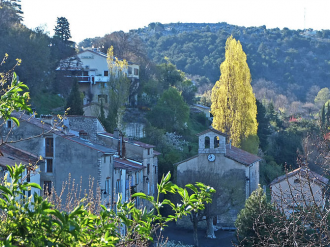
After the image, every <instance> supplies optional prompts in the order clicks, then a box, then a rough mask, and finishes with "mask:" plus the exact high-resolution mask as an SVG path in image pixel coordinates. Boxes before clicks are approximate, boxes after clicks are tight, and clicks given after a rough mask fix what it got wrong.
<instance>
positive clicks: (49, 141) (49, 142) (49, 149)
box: [45, 137, 54, 157]
mask: <svg viewBox="0 0 330 247" xmlns="http://www.w3.org/2000/svg"><path fill="white" fill-rule="evenodd" d="M45 142H46V145H45V146H46V150H45V153H46V156H47V157H53V155H54V139H53V138H51V137H49V138H46V139H45Z"/></svg>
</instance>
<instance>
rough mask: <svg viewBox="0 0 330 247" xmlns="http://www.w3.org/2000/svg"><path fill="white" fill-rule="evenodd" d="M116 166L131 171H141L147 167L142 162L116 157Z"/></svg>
mask: <svg viewBox="0 0 330 247" xmlns="http://www.w3.org/2000/svg"><path fill="white" fill-rule="evenodd" d="M114 166H115V168H117V169H126V170H129V171H139V170H142V169H143V168H145V166H143V165H142V163H140V162H137V161H134V160H129V159H120V158H115V160H114Z"/></svg>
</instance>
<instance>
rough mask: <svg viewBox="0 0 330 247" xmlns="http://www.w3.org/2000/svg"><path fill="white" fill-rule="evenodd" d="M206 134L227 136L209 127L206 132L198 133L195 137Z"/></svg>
mask: <svg viewBox="0 0 330 247" xmlns="http://www.w3.org/2000/svg"><path fill="white" fill-rule="evenodd" d="M208 132H214V133H216V134H218V135H221V136H227V135H226V134H225V133H222V132H221V131H219V130H216V129H214V128H212V127H210V128H209V129H207V130H204V131H203V132H200V133H198V134H197V136H201V135H204V134H206V133H208Z"/></svg>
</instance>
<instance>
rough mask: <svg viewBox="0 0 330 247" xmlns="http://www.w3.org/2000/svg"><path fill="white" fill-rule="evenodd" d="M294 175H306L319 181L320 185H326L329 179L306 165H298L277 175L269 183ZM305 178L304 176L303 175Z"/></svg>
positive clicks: (275, 182) (272, 183)
mask: <svg viewBox="0 0 330 247" xmlns="http://www.w3.org/2000/svg"><path fill="white" fill-rule="evenodd" d="M296 175H299V176H304V177H305V176H307V175H308V177H309V178H310V179H316V181H318V182H319V183H321V184H322V185H326V184H328V182H329V179H327V178H326V177H324V176H322V175H320V174H318V173H316V172H313V171H311V170H310V169H309V168H306V167H299V168H297V169H295V170H293V171H291V172H288V173H286V174H284V175H282V176H279V177H277V178H275V179H274V180H273V181H272V182H271V183H270V184H269V185H270V186H271V185H274V184H277V183H279V182H282V181H283V180H285V179H287V178H290V177H293V176H296ZM305 178H306V177H305Z"/></svg>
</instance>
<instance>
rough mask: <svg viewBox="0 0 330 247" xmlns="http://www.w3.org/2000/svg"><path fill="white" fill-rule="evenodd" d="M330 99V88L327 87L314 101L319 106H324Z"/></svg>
mask: <svg viewBox="0 0 330 247" xmlns="http://www.w3.org/2000/svg"><path fill="white" fill-rule="evenodd" d="M329 99H330V91H329V88H327V87H325V88H322V89H321V90H320V91H319V92H318V93H317V95H316V97H315V99H314V102H315V104H316V105H318V106H320V107H321V106H323V105H324V104H325V102H327V101H328V100H329Z"/></svg>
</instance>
